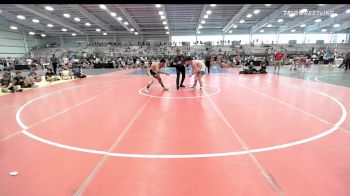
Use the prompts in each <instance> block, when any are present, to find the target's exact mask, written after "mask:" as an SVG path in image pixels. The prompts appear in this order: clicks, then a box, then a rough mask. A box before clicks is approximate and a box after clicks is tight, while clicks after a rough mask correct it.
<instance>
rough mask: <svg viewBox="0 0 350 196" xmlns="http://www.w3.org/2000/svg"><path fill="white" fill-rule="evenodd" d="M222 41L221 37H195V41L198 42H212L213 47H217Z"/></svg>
mask: <svg viewBox="0 0 350 196" xmlns="http://www.w3.org/2000/svg"><path fill="white" fill-rule="evenodd" d="M222 40H223V37H222V36H221V35H200V36H197V41H198V42H199V43H200V42H203V44H204V42H213V43H212V44H213V45H217V42H219V43H220V41H222Z"/></svg>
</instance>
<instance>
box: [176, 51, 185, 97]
mask: <svg viewBox="0 0 350 196" xmlns="http://www.w3.org/2000/svg"><path fill="white" fill-rule="evenodd" d="M184 64H185V56H184V55H183V54H181V51H180V49H177V50H176V56H175V58H174V61H173V65H174V66H176V88H177V90H179V88H180V87H185V86H184V85H183V82H184V80H185V74H186V68H185V65H184ZM180 73H181V75H182V78H181V83H180V82H179V81H180ZM179 83H180V85H179Z"/></svg>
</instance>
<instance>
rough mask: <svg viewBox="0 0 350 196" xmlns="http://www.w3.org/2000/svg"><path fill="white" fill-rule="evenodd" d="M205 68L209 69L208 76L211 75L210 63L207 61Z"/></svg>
mask: <svg viewBox="0 0 350 196" xmlns="http://www.w3.org/2000/svg"><path fill="white" fill-rule="evenodd" d="M205 66H206V67H207V70H208V74H209V73H210V61H205Z"/></svg>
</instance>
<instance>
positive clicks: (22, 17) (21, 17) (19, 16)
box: [17, 15, 26, 20]
mask: <svg viewBox="0 0 350 196" xmlns="http://www.w3.org/2000/svg"><path fill="white" fill-rule="evenodd" d="M17 18H18V19H21V20H24V19H26V17H24V16H22V15H18V16H17Z"/></svg>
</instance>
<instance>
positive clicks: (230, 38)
mask: <svg viewBox="0 0 350 196" xmlns="http://www.w3.org/2000/svg"><path fill="white" fill-rule="evenodd" d="M225 40H227V41H230V43H232V41H241V45H243V44H249V35H248V34H246V35H225Z"/></svg>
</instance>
